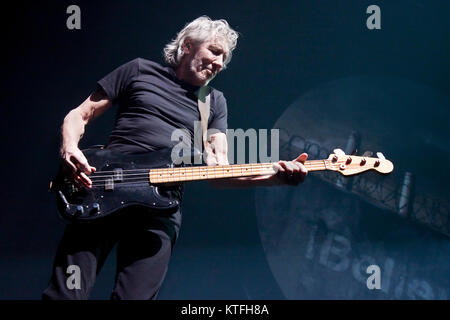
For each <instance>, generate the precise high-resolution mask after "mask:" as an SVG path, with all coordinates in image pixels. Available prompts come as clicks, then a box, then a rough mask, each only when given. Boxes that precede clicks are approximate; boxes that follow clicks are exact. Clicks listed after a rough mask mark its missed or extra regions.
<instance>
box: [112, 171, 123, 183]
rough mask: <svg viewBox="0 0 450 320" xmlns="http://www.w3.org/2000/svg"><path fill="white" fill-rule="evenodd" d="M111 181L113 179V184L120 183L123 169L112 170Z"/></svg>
mask: <svg viewBox="0 0 450 320" xmlns="http://www.w3.org/2000/svg"><path fill="white" fill-rule="evenodd" d="M113 179H114V182H122V181H123V169H122V168H116V169H114V175H113Z"/></svg>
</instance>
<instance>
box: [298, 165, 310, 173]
mask: <svg viewBox="0 0 450 320" xmlns="http://www.w3.org/2000/svg"><path fill="white" fill-rule="evenodd" d="M298 166H299V168H300V171H301V172H302V173H303V174H304V175H307V174H308V169H306V167H305V166H304V165H303V164H302V163H299V164H298Z"/></svg>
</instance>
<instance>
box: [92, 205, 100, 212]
mask: <svg viewBox="0 0 450 320" xmlns="http://www.w3.org/2000/svg"><path fill="white" fill-rule="evenodd" d="M99 212H100V205H99V204H98V203H97V202H94V203H93V204H92V210H91V213H99Z"/></svg>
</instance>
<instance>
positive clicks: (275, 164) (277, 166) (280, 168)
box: [272, 162, 284, 172]
mask: <svg viewBox="0 0 450 320" xmlns="http://www.w3.org/2000/svg"><path fill="white" fill-rule="evenodd" d="M272 167H273V169H274V170H275V172H283V171H284V168H283V167H282V166H281V165H280V164H279V163H277V162H274V163H272Z"/></svg>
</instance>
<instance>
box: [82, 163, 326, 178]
mask: <svg viewBox="0 0 450 320" xmlns="http://www.w3.org/2000/svg"><path fill="white" fill-rule="evenodd" d="M272 168H273V167H272V165H266V166H261V167H248V166H241V167H234V168H228V167H223V168H220V167H201V168H198V169H197V168H188V169H187V170H186V171H185V172H184V173H186V174H185V175H184V174H183V171H182V170H181V169H180V168H173V169H172V168H159V169H143V170H145V172H142V173H126V174H120V175H119V176H122V177H130V176H142V175H144V176H148V175H156V176H165V175H170V176H172V177H173V176H186V175H192V174H202V173H201V170H206V171H211V170H212V171H213V172H211V173H207V174H226V173H229V172H230V171H231V173H232V174H234V173H239V172H240V173H242V170H246V171H247V172H248V170H249V169H250V171H253V169H254V170H268V169H272ZM308 168H309V169H317V168H325V166H324V165H323V163H322V164H317V165H310V166H308ZM152 170H155V171H154V172H151V171H152ZM156 170H161V171H159V172H157V171H156ZM170 170H174V172H170ZM220 171H222V172H220ZM225 171H226V172H225ZM97 173H103V172H102V171H98V172H97ZM255 175H258V173H255ZM89 177H90V178H91V180H92V181H94V180H95V181H96V182H99V181H108V180H110V179H111V178H114V177H115V175H114V174H111V175H106V176H105V175H95V174H94V175H90V176H89ZM101 178H108V179H106V180H99V179H101Z"/></svg>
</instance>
